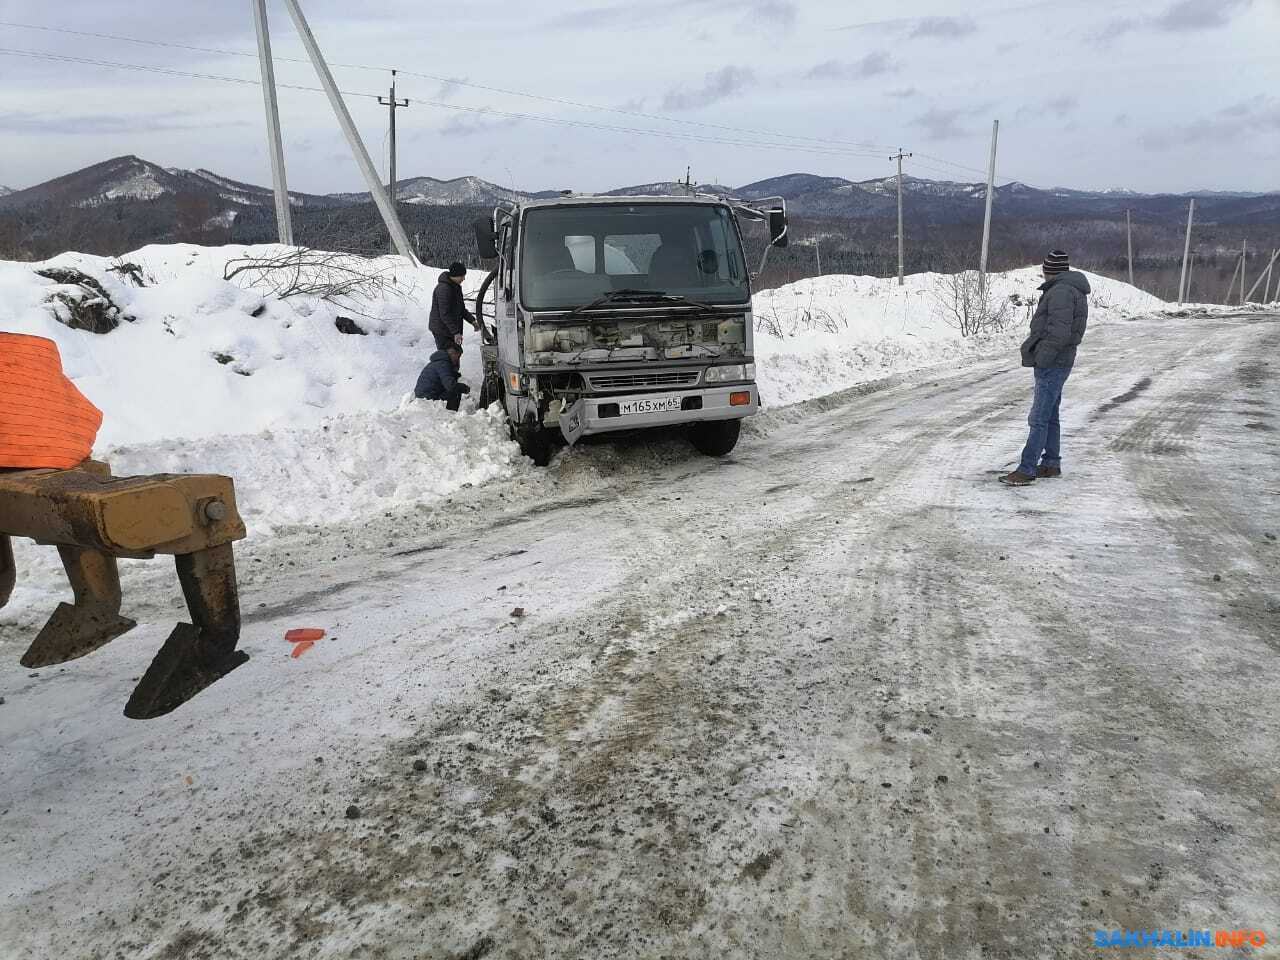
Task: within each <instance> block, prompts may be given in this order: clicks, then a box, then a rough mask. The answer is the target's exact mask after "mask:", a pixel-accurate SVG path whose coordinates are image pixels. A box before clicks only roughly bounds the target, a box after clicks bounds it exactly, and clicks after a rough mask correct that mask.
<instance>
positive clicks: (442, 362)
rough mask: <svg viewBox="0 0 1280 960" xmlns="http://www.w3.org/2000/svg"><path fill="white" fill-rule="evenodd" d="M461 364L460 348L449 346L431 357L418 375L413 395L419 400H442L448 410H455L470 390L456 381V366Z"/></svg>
mask: <svg viewBox="0 0 1280 960" xmlns="http://www.w3.org/2000/svg"><path fill="white" fill-rule="evenodd" d="M461 363H462V347H460V346H458V344H456V343H451V344H449V345H448V346H447V347H446V348H445V349H443V350H437V351H436V352H435V353H433V354H432V355H431V359H430V361H429V362H428V363H427V365H426V366H425V367H423V368H422V373H420V374H418V382H417V384H416V385H415V386H414V388H413V395H414V396H415V397H417V398H418V399H419V400H443V401H445V407H446V408H447V409H449V410H457V409H458V406H459V405H460V404H461V403H462V398H463V396H464V395H465V394H468V393H470V392H471V388H470V387H469V386H467V385H466V384H465V383H463V382H462V381H461V380H459V379H458V366H459V364H461Z"/></svg>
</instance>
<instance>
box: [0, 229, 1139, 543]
mask: <svg viewBox="0 0 1280 960" xmlns="http://www.w3.org/2000/svg"><path fill="white" fill-rule="evenodd" d="M281 249H282V248H279V247H275V246H258V247H248V248H246V247H243V246H228V247H220V248H209V247H197V246H192V245H185V244H178V245H164V246H150V247H144V248H143V249H141V250H138V251H136V252H134V253H131V254H127V255H125V256H123V257H121V258H118V259H114V260H113V259H108V258H104V257H93V256H87V255H82V254H64V255H62V256H59V257H57V258H55V259H53V260H51V261H48V262H47V263H45V264H28V263H7V262H0V330H6V331H12V332H17V333H29V334H35V335H38V336H44V337H49V338H51V339H53V340H55V341H56V342H57V343H58V346H59V349H60V350H61V353H62V358H63V363H64V366H65V368H66V371H67V373H68V374H69V375H70V376H71V377H72V378H73V379H74V380H75V381H76V383H77V385H78V386H79V387H80V389H81V390H82V391H83V392H84V393H85V394H86V395H87V396H88V397H89V399H90V400H92V401H93V402H94V403H95V404H97V405H98V406H99V407H101V408H102V410H103V412H104V414H105V420H104V425H103V430H102V433H101V435H100V436H99V447H98V448H97V449H96V450H95V454H96V455H97V456H99V457H101V458H103V459H107V460H108V461H110V462H111V463H112V465H113V466H114V468H115V469H116V471H117V472H119V473H151V472H183V471H196V472H220V473H226V474H229V475H231V476H233V477H235V478H236V485H237V490H238V494H239V498H240V501H241V507H242V510H243V512H244V514H245V516H246V518H247V519H248V520H249V525H250V529H251V530H253V531H254V532H255V534H263V533H266V532H270V531H272V530H278V529H280V528H282V527H286V526H291V525H295V524H317V523H319V524H324V523H338V522H350V521H353V520H358V519H359V518H360V517H361V516H364V515H369V514H373V513H377V512H381V511H384V510H386V509H388V508H390V507H391V506H393V505H396V504H401V505H403V504H406V503H424V504H425V503H430V502H432V501H434V500H437V499H439V498H441V497H445V496H448V495H450V494H452V493H454V492H455V491H457V490H458V489H460V488H461V487H463V486H464V485H467V484H476V483H482V482H486V481H490V480H494V479H497V478H500V477H507V476H511V475H512V474H514V473H515V472H517V471H519V470H523V469H528V467H527V461H525V460H523V458H521V457H520V455H519V451H518V449H517V448H516V446H515V445H514V444H513V443H511V441H510V440H509V439H508V435H507V432H506V430H505V427H504V425H503V423H502V419H501V414H500V411H498V410H496V409H494V410H490V411H483V412H481V411H476V410H475V409H474V407H473V405H471V404H470V403H467V404H464V408H463V411H462V412H461V413H460V414H456V415H455V414H450V413H448V412H446V411H445V410H444V409H443V406H442V405H441V404H439V403H428V402H423V401H414V400H413V399H412V393H411V391H412V387H413V383H414V381H415V379H416V377H417V375H418V372H419V371H420V370H421V368H422V366H423V364H424V363H425V362H426V360H427V358H428V356H429V355H430V354H431V352H432V351H433V350H434V342H433V340H432V338H431V336H430V334H429V333H428V331H427V320H428V314H429V306H430V297H431V293H432V290H433V289H434V286H435V283H436V279H437V277H438V275H439V271H438V270H436V269H434V268H427V267H423V268H420V269H418V268H413V267H409V266H407V265H406V264H405V262H404V261H403V260H401V259H399V258H392V257H386V258H379V259H377V260H374V261H371V262H367V261H366V262H365V266H366V267H367V268H368V269H370V270H377V271H380V272H382V273H383V274H384V275H385V276H386V277H387V278H389V280H390V281H391V282H390V283H389V284H387V285H386V286H384V287H380V288H379V290H378V291H377V294H376V295H375V296H373V297H372V298H371V299H367V300H362V301H361V302H359V303H357V304H343V305H338V304H335V303H331V302H328V301H326V300H322V299H319V298H317V297H314V296H296V297H290V298H288V299H285V300H280V299H277V298H275V297H273V296H272V295H271V292H270V290H267V289H262V288H259V287H255V286H251V285H249V284H247V283H246V282H245V278H244V277H243V276H242V277H240V278H237V279H236V280H233V281H227V280H224V279H223V275H224V268H225V267H226V265H227V263H228V262H229V261H231V260H234V259H236V258H241V257H245V256H259V257H261V256H267V255H271V254H274V253H278V252H279V251H280V250H281ZM121 262H127V263H133V264H137V265H138V266H139V267H140V268H141V269H142V273H143V275H144V277H145V278H146V285H145V286H142V287H139V286H137V285H135V284H134V283H133V282H132V281H130V280H129V279H127V278H126V277H125V276H124V275H123V274H121V273H120V272H119V271H112V270H111V269H110V268H111V267H112V266H115V265H117V264H119V263H121ZM49 266H56V267H74V268H77V269H79V270H81V271H83V272H84V273H86V274H88V275H90V276H92V277H94V278H95V279H97V280H98V281H100V282H101V284H102V286H103V287H104V289H105V290H106V291H107V293H108V294H109V295H110V297H111V298H112V300H113V301H114V302H115V303H116V304H117V305H118V306H119V307H120V308H121V315H122V316H123V317H127V318H131V319H125V320H123V321H122V322H121V323H120V325H119V327H117V328H116V329H115V330H113V331H111V332H110V333H108V334H105V335H97V334H93V333H88V332H85V331H82V330H72V329H69V328H68V327H66V326H64V325H62V324H61V323H59V322H57V321H56V320H55V319H54V316H53V312H52V310H51V309H50V307H49V306H48V304H47V303H46V301H47V300H48V298H49V296H50V294H51V293H53V292H55V291H57V290H59V289H62V288H61V287H60V286H59V285H58V284H56V283H54V282H53V281H50V280H47V279H44V278H41V277H39V276H37V275H36V274H35V272H34V271H35V269H37V268H41V267H49ZM480 281H481V275H480V272H479V271H473V272H472V273H471V274H469V276H468V280H467V283H466V285H465V289H466V291H467V293H468V296H470V295H472V294H473V292H474V290H475V288H476V287H477V286H478V285H479V283H480ZM1040 282H1041V281H1040V277H1039V272H1038V270H1034V269H1027V270H1019V271H1014V272H1012V273H1008V274H1003V275H995V276H993V277H992V279H991V289H992V296H993V298H994V299H995V300H997V301H999V302H1002V303H1005V304H1006V305H1007V307H1008V309H1009V311H1011V316H1010V323H1009V328H1008V330H1007V331H1006V332H1005V333H1003V334H996V335H987V336H980V337H967V338H966V337H961V336H960V332H959V331H958V330H957V329H956V327H955V326H954V322H955V321H954V318H953V317H949V316H948V307H949V303H948V299H950V300H951V301H952V302H953V301H954V296H951V297H950V298H949V297H948V293H947V278H946V277H943V276H940V275H937V274H921V275H916V276H911V277H908V278H907V281H906V284H905V286H901V287H899V286H898V285H897V282H896V280H895V279H877V278H872V277H850V276H829V277H820V278H816V279H812V280H802V281H800V282H798V283H794V284H790V285H788V286H785V287H781V288H778V289H776V290H770V291H765V292H763V293H761V294H759V295H758V296H757V297H756V299H755V304H754V312H755V317H756V327H757V337H756V357H757V371H758V379H759V382H760V392H761V397H762V399H763V402H764V404H765V405H766V406H771V407H776V406H780V405H783V404H788V403H794V402H798V401H802V400H807V399H811V398H814V397H818V396H822V395H824V394H828V393H832V392H835V391H838V390H841V389H845V388H848V387H850V386H853V385H855V384H857V383H860V382H864V381H867V380H872V379H876V378H878V377H882V376H885V375H888V374H892V373H896V372H901V371H903V370H907V369H913V368H917V367H922V366H926V365H929V364H932V363H937V362H941V361H945V360H953V359H955V358H956V357H959V356H964V355H973V354H979V353H983V352H990V351H991V350H993V349H1012V348H1013V345H1014V344H1016V342H1017V340H1018V339H1020V338H1021V336H1022V335H1023V331H1024V330H1025V327H1026V319H1027V316H1028V315H1029V311H1030V309H1031V305H1032V304H1034V302H1035V299H1036V296H1037V290H1036V287H1037V286H1038V285H1039V283H1040ZM1090 282H1091V283H1092V284H1093V285H1094V291H1095V292H1094V295H1093V297H1092V304H1093V312H1092V316H1093V319H1094V320H1095V322H1096V321H1105V320H1108V319H1111V318H1113V317H1116V316H1121V315H1125V314H1131V313H1137V312H1143V311H1150V310H1154V309H1158V308H1160V307H1162V306H1163V304H1162V302H1161V301H1159V300H1157V299H1156V298H1154V297H1151V296H1149V295H1147V294H1144V293H1142V292H1140V291H1138V290H1136V289H1134V288H1132V287H1129V286H1128V285H1127V284H1123V283H1119V282H1116V281H1113V280H1107V279H1105V278H1103V277H1097V276H1093V275H1090ZM340 317H347V318H348V319H350V320H351V321H353V322H354V323H355V324H356V325H357V326H358V327H359V328H360V329H362V330H363V331H364V332H365V333H364V335H359V334H353V333H342V332H340V331H339V329H338V325H337V323H336V321H337V320H338V319H339V318H340ZM344 325H345V326H347V327H348V329H349V328H350V325H349V324H344ZM468 335H469V338H470V339H469V340H468V343H467V352H466V353H465V354H464V357H463V375H464V378H466V379H467V380H469V381H470V382H471V383H472V384H473V385H477V384H478V383H479V379H480V377H479V349H478V348H479V344H478V341H477V340H476V336H475V334H474V333H472V332H471V331H468Z"/></svg>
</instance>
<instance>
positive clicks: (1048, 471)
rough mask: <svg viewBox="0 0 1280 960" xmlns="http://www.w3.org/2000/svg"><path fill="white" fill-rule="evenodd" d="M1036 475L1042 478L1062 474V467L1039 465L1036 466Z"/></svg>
mask: <svg viewBox="0 0 1280 960" xmlns="http://www.w3.org/2000/svg"><path fill="white" fill-rule="evenodd" d="M1036 476H1037V477H1039V478H1040V479H1041V480H1044V479H1045V478H1052V477H1060V476H1062V468H1061V467H1046V466H1039V467H1036Z"/></svg>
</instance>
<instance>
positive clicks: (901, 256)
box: [889, 147, 911, 286]
mask: <svg viewBox="0 0 1280 960" xmlns="http://www.w3.org/2000/svg"><path fill="white" fill-rule="evenodd" d="M909 156H911V154H909V153H903V152H902V148H901V147H899V148H898V154H897V156H894V157H890V158H889V159H890V160H897V161H898V286H902V283H903V280H902V275H903V261H904V260H905V259H906V246H905V245H904V243H903V240H902V158H903V157H909Z"/></svg>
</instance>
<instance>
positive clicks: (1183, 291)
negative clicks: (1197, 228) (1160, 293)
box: [1178, 197, 1196, 303]
mask: <svg viewBox="0 0 1280 960" xmlns="http://www.w3.org/2000/svg"><path fill="white" fill-rule="evenodd" d="M1195 215H1196V199H1195V197H1192V198H1191V205H1190V206H1189V207H1188V208H1187V239H1186V243H1184V244H1183V247H1182V278H1181V279H1180V280H1179V281H1178V303H1182V302H1184V301H1185V300H1186V297H1187V261H1188V260H1189V259H1190V258H1191V222H1192V221H1193V220H1194V219H1195Z"/></svg>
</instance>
